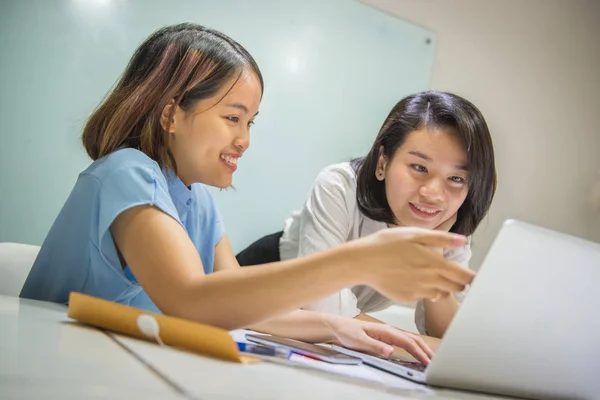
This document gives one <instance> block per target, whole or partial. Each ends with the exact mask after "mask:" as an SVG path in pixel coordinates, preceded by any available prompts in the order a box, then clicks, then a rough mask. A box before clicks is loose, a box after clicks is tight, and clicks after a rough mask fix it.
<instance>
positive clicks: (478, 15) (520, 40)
mask: <svg viewBox="0 0 600 400" xmlns="http://www.w3.org/2000/svg"><path fill="white" fill-rule="evenodd" d="M363 2H364V3H367V4H370V5H372V6H374V7H376V8H379V9H382V10H385V11H387V12H389V13H391V14H393V15H396V16H399V17H401V18H405V19H407V20H409V21H412V22H414V23H417V24H419V25H422V26H423V27H425V28H428V29H431V30H432V31H434V32H435V33H437V38H438V42H437V53H436V58H435V62H434V68H433V76H432V88H433V89H437V90H446V91H452V92H455V93H457V94H460V95H463V96H465V97H467V98H468V99H470V100H471V101H473V102H474V103H475V104H476V105H477V106H478V107H479V108H480V109H481V111H482V112H483V114H484V115H485V117H486V119H487V121H488V124H489V125H490V129H491V131H492V135H493V138H494V143H495V149H496V165H497V169H498V175H499V187H498V191H497V194H496V198H495V201H494V203H493V205H492V209H491V211H490V214H489V217H488V218H486V220H484V221H483V223H482V224H481V225H480V228H479V229H478V231H477V232H476V234H475V237H474V256H473V261H472V266H473V267H475V268H477V267H478V266H479V265H480V263H481V261H482V260H483V257H484V256H485V253H486V252H487V249H488V248H489V246H490V244H491V242H492V240H493V238H494V236H495V234H496V233H497V231H498V229H499V227H500V225H501V223H502V221H503V220H504V219H506V218H519V219H522V220H525V221H529V222H532V223H536V224H539V225H542V226H546V227H549V228H552V229H557V230H560V231H563V232H567V233H570V234H573V235H577V236H581V237H584V238H587V239H590V240H594V241H599V242H600V215H599V214H598V211H594V208H593V207H592V206H591V201H590V200H591V190H592V189H591V187H592V182H593V181H594V180H595V179H599V178H600V128H599V126H598V117H599V115H600V77H599V75H600V43H599V40H600V1H597V0H589V1H584V0H569V1H566V0H527V1H524V0H503V1H494V0H482V1H476V0H421V1H410V0H363ZM408 61H409V60H408Z"/></svg>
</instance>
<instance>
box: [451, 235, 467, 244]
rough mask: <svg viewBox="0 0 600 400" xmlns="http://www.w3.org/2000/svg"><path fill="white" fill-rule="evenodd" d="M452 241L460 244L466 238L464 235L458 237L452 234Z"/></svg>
mask: <svg viewBox="0 0 600 400" xmlns="http://www.w3.org/2000/svg"><path fill="white" fill-rule="evenodd" d="M452 239H453V240H454V242H455V243H462V242H463V241H464V240H465V239H466V237H465V236H464V235H459V234H458V233H453V234H452Z"/></svg>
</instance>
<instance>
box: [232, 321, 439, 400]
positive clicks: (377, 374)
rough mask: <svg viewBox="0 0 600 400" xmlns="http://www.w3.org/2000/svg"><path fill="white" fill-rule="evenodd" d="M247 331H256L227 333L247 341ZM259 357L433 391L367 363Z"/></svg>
mask: <svg viewBox="0 0 600 400" xmlns="http://www.w3.org/2000/svg"><path fill="white" fill-rule="evenodd" d="M247 333H257V332H254V331H250V330H247V329H236V330H233V331H230V332H229V335H230V336H231V337H232V338H233V340H234V341H236V342H240V343H249V342H248V340H247V339H246V334H247ZM260 358H261V359H263V360H265V361H269V362H274V363H277V364H283V365H287V366H291V367H295V368H308V369H312V370H319V371H323V372H326V373H331V374H335V375H341V376H345V377H348V378H354V379H358V380H364V381H368V382H375V383H379V384H381V385H384V386H387V387H392V388H395V389H403V390H417V391H420V392H425V393H430V394H431V393H434V392H433V390H431V389H430V388H428V387H427V386H425V385H421V384H418V383H414V382H411V381H409V380H407V379H404V378H401V377H398V376H395V375H392V374H390V373H388V372H385V371H380V370H378V369H376V368H373V367H371V366H369V365H366V364H362V365H342V364H331V363H327V362H323V361H319V360H315V359H314V358H310V357H305V356H303V355H301V354H296V353H292V354H290V355H289V356H288V357H287V359H281V358H278V357H260Z"/></svg>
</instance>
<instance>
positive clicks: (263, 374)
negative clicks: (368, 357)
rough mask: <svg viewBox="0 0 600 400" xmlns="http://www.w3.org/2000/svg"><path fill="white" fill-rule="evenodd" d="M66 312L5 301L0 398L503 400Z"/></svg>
mask: <svg viewBox="0 0 600 400" xmlns="http://www.w3.org/2000/svg"><path fill="white" fill-rule="evenodd" d="M66 311H67V308H66V307H65V306H62V305H58V304H52V303H46V302H39V301H33V300H27V299H18V298H13V297H6V296H0V354H1V357H0V398H2V399H31V398H60V399H65V398H145V399H146V398H147V399H154V398H157V399H158V398H161V399H170V398H174V399H185V398H192V399H302V400H306V399H313V398H323V399H325V398H336V399H337V398H339V399H344V400H352V399H366V398H368V399H370V398H377V399H388V398H389V399H402V398H408V399H426V398H427V399H430V398H432V397H435V398H440V399H456V400H459V399H461V400H462V399H465V400H469V399H500V397H495V396H488V395H482V394H476V393H468V392H461V391H455V390H449V389H434V388H428V387H423V386H421V385H417V384H413V383H411V382H409V381H406V380H404V379H402V378H398V377H395V376H393V375H391V374H388V373H385V372H383V371H379V370H376V369H373V368H371V367H368V366H364V367H361V368H365V369H368V371H363V372H365V373H366V375H368V376H369V377H370V378H372V379H371V380H358V379H353V378H349V377H345V376H341V375H334V374H332V373H328V372H323V371H317V370H314V369H308V368H298V367H291V366H287V365H279V364H275V363H270V362H263V363H257V364H236V363H232V362H226V361H220V360H216V359H213V358H209V357H205V356H202V355H198V354H193V353H190V352H186V351H181V350H178V349H174V348H170V347H160V346H158V345H157V344H155V343H151V342H145V341H142V340H138V339H134V338H130V337H126V336H123V335H118V334H114V333H107V332H103V331H101V330H98V329H95V328H93V327H87V326H83V325H80V324H78V323H76V322H73V321H71V320H69V318H68V317H67V316H66ZM502 399H506V397H503V398H502Z"/></svg>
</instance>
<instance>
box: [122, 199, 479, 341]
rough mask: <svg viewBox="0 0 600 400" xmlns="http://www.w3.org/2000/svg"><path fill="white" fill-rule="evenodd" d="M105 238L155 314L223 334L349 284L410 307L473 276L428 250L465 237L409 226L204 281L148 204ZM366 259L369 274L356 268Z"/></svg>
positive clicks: (192, 251)
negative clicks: (200, 324)
mask: <svg viewBox="0 0 600 400" xmlns="http://www.w3.org/2000/svg"><path fill="white" fill-rule="evenodd" d="M111 233H112V236H113V239H114V241H115V244H116V246H117V248H118V249H119V251H120V252H121V254H122V255H123V257H124V259H125V261H126V263H127V265H128V266H129V268H130V269H131V271H132V272H133V274H134V275H135V276H136V278H137V280H138V281H139V283H140V285H141V286H142V287H143V288H144V290H145V291H146V293H147V294H148V296H150V298H151V299H152V301H153V302H154V303H155V304H156V305H157V306H158V308H159V309H160V310H161V311H163V312H164V313H165V314H169V315H174V316H178V317H181V318H186V319H190V320H195V321H199V322H203V323H206V324H210V325H214V326H219V327H222V328H225V329H235V328H239V327H244V326H249V325H253V324H256V323H259V322H261V321H265V320H267V319H270V318H273V317H275V316H278V315H282V314H285V313H286V312H290V311H292V310H295V309H297V308H299V307H300V306H302V305H303V304H307V303H309V302H310V301H313V300H315V299H318V298H322V297H324V296H326V295H327V294H329V293H333V292H336V291H338V290H340V289H341V288H343V287H348V286H352V285H356V284H366V285H371V286H373V287H374V288H376V289H377V290H379V291H380V292H381V293H382V294H384V295H386V296H388V297H389V298H391V299H394V300H396V301H415V300H417V299H420V298H426V297H433V296H435V294H437V293H439V292H442V293H449V292H452V291H459V290H462V289H463V288H464V287H465V285H466V284H468V283H470V282H471V280H472V279H473V276H474V274H473V273H472V272H469V271H465V270H464V269H462V268H461V267H460V266H458V265H455V264H454V263H451V262H449V261H447V260H445V259H444V258H443V257H441V256H440V255H439V254H436V253H435V252H432V251H431V250H430V249H428V247H429V246H433V247H457V246H461V245H462V244H463V243H464V240H465V238H464V237H462V236H456V235H452V234H448V233H443V232H433V231H427V230H422V229H416V228H393V229H386V230H384V231H381V232H379V233H377V234H376V235H372V236H370V237H366V238H363V239H359V240H355V241H352V242H349V243H345V244H343V245H341V246H339V247H336V248H334V249H330V250H327V251H324V252H321V253H316V254H313V255H310V256H306V257H302V258H298V259H294V260H289V261H285V262H278V263H272V264H267V265H264V266H262V267H260V268H237V269H232V270H230V271H228V270H222V272H218V273H214V274H210V275H208V276H206V275H205V274H204V270H203V268H202V261H201V259H200V256H199V254H198V253H197V251H196V248H195V247H194V245H193V243H192V242H191V240H190V239H189V237H188V235H187V233H186V232H185V230H184V229H183V227H182V226H181V225H180V224H179V223H178V222H176V221H175V220H174V219H172V218H171V217H170V216H168V215H167V214H165V213H163V212H162V211H160V210H158V209H157V208H155V207H153V206H148V205H146V206H138V207H134V208H131V209H128V210H127V211H125V212H123V213H122V214H120V215H119V216H118V217H117V218H116V219H115V221H114V222H113V224H112V226H111ZM366 261H370V262H372V264H373V268H371V269H369V270H365V269H364V268H361V266H362V265H363V263H364V262H366ZM218 268H219V269H220V268H221V267H220V266H219V267H218ZM399 282H402V283H401V284H400V283H399Z"/></svg>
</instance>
